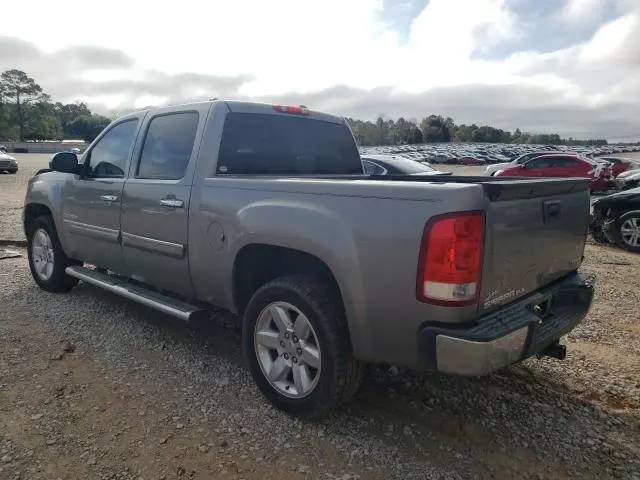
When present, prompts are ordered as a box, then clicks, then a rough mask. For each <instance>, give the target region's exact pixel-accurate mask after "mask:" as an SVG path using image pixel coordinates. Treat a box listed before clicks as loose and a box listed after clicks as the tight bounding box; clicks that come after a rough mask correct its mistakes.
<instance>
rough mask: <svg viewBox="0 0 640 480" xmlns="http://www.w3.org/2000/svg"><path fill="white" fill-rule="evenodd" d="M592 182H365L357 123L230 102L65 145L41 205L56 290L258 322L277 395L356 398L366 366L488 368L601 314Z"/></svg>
mask: <svg viewBox="0 0 640 480" xmlns="http://www.w3.org/2000/svg"><path fill="white" fill-rule="evenodd" d="M588 217H589V188H588V183H587V180H584V179H552V180H544V179H509V178H503V177H499V178H493V177H442V178H438V177H420V176H412V175H406V176H402V175H389V176H382V177H381V176H368V175H365V174H364V172H363V168H362V163H361V159H360V156H359V154H358V150H357V147H356V144H355V142H354V139H353V136H352V134H351V131H350V130H349V127H348V126H347V124H346V122H345V121H344V119H342V118H338V117H334V116H331V115H326V114H322V113H318V112H315V111H310V110H308V109H307V108H305V107H297V106H281V105H265V104H255V103H243V102H225V101H212V102H205V103H194V104H188V105H182V106H172V107H166V108H158V109H152V110H144V111H140V112H137V113H132V114H130V115H127V116H125V117H123V118H120V119H118V120H116V121H115V122H113V123H112V124H111V125H109V126H108V127H107V128H106V129H105V130H104V131H103V132H102V133H101V134H100V136H99V137H98V138H96V140H95V141H94V142H93V143H92V144H91V145H90V146H89V148H88V149H87V150H86V152H85V153H84V154H83V156H82V157H81V158H80V160H79V159H78V158H77V156H76V155H75V154H74V153H71V152H62V153H58V154H55V155H54V156H53V157H52V159H51V161H50V169H47V170H44V171H41V172H38V174H36V176H35V177H34V178H33V179H31V180H30V182H29V186H28V192H27V195H26V203H25V208H24V228H25V233H26V236H27V239H28V258H29V264H30V268H31V272H32V274H33V277H34V279H35V281H36V283H37V284H38V285H39V286H40V287H41V288H43V289H45V290H49V291H53V292H64V291H68V290H70V289H71V288H72V287H73V286H74V285H76V283H77V282H78V280H81V281H83V282H85V283H87V284H91V285H96V286H98V287H101V288H104V289H106V290H108V291H110V292H113V293H115V294H118V295H121V296H123V297H126V298H129V299H132V300H134V301H137V302H140V303H142V304H144V305H147V306H149V307H151V308H155V309H157V310H159V311H162V312H164V313H167V314H170V315H174V316H176V317H178V318H180V319H182V320H185V321H187V320H189V319H192V318H194V316H196V315H200V314H202V313H204V312H206V311H207V309H208V308H210V307H212V306H215V307H218V308H224V309H228V310H230V311H232V312H234V313H236V314H237V315H238V316H239V317H241V318H242V324H243V340H242V344H243V350H244V355H245V358H246V361H247V364H248V367H249V369H250V371H251V373H252V375H253V377H254V379H255V381H256V383H257V385H258V387H259V388H260V390H261V391H262V393H263V394H264V395H265V396H266V397H267V398H268V399H269V400H270V401H272V402H273V403H274V404H275V405H276V406H278V407H279V408H282V409H284V410H287V411H289V412H294V413H299V414H318V413H319V412H321V411H323V410H325V409H327V408H331V407H334V406H336V405H338V404H340V403H341V402H344V401H346V400H347V399H349V398H350V397H351V396H352V395H353V394H354V392H355V391H356V389H357V388H358V385H359V382H360V380H361V378H362V373H363V365H364V364H365V363H366V362H388V363H393V364H397V365H407V366H411V367H415V368H423V369H428V370H433V371H439V372H444V373H449V374H459V375H482V374H486V373H488V372H492V371H494V370H496V369H499V368H501V367H504V366H506V365H509V364H512V363H514V362H518V361H520V360H523V359H525V358H527V357H530V356H532V355H549V356H554V357H558V358H561V357H562V356H563V355H564V347H563V346H562V345H560V344H559V338H560V337H561V336H562V335H564V334H566V333H567V332H569V331H570V330H571V329H572V328H574V327H575V326H576V325H577V324H578V323H579V322H580V321H581V320H582V319H583V318H584V316H585V315H586V314H587V311H588V309H589V307H590V304H591V300H592V296H593V286H592V279H591V278H590V277H587V276H585V275H584V274H583V273H581V272H580V271H579V267H580V265H581V263H582V259H583V251H584V243H585V236H586V233H587V227H588Z"/></svg>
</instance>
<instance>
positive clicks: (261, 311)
mask: <svg viewBox="0 0 640 480" xmlns="http://www.w3.org/2000/svg"><path fill="white" fill-rule="evenodd" d="M242 337H243V342H242V343H243V349H244V355H245V359H246V361H247V364H248V366H249V369H250V371H251V374H252V376H253V378H254V380H255V382H256V383H257V385H258V387H259V388H260V390H261V392H262V393H263V394H264V395H265V396H266V397H267V398H268V399H269V400H270V401H271V402H272V403H273V404H274V405H275V406H276V407H278V408H280V409H282V410H285V411H287V412H290V413H295V414H300V415H307V416H317V415H320V414H322V413H323V412H325V411H327V410H329V409H331V408H334V407H336V406H338V405H340V404H341V403H344V402H346V401H347V400H349V399H350V398H351V397H352V396H353V394H354V393H355V392H356V391H357V389H358V387H359V385H360V383H361V380H362V374H363V368H364V367H363V364H362V363H361V362H359V361H357V360H356V359H354V358H353V355H352V353H351V345H350V341H349V332H348V329H347V326H346V321H345V318H344V313H343V308H342V302H341V300H340V297H339V295H337V294H336V293H335V292H333V291H332V289H330V288H327V287H326V286H325V285H324V284H323V283H322V282H320V281H317V280H315V279H313V278H310V277H307V276H298V275H294V276H289V277H282V278H278V279H276V280H273V281H271V282H269V283H267V284H265V285H264V286H262V287H261V288H260V289H258V291H257V292H256V293H255V294H254V295H253V297H252V298H251V300H250V301H249V304H248V305H247V308H246V310H245V313H244V318H243V333H242Z"/></svg>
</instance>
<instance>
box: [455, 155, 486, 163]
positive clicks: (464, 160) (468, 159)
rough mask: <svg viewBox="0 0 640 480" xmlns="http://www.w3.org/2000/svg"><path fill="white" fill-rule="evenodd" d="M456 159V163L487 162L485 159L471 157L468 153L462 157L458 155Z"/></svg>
mask: <svg viewBox="0 0 640 480" xmlns="http://www.w3.org/2000/svg"><path fill="white" fill-rule="evenodd" d="M456 160H457V161H456V163H457V164H458V165H484V164H485V163H487V161H486V160H484V159H482V158H478V157H471V156H468V155H467V156H464V157H458V158H457V159H456Z"/></svg>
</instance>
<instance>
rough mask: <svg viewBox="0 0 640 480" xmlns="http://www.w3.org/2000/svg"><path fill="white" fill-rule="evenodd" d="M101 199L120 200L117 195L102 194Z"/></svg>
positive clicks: (108, 200)
mask: <svg viewBox="0 0 640 480" xmlns="http://www.w3.org/2000/svg"><path fill="white" fill-rule="evenodd" d="M100 200H104V201H105V202H116V201H117V200H118V196H117V195H100Z"/></svg>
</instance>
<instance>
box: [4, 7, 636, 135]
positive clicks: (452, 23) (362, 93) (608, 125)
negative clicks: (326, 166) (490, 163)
mask: <svg viewBox="0 0 640 480" xmlns="http://www.w3.org/2000/svg"><path fill="white" fill-rule="evenodd" d="M34 1H35V3H36V4H37V5H34V8H37V9H38V12H39V15H38V17H37V18H34V19H33V25H31V26H30V28H29V29H28V30H25V29H24V28H23V27H22V26H19V25H17V24H14V23H11V22H9V23H8V24H7V25H5V26H3V32H4V34H5V35H13V36H12V37H11V36H5V37H1V36H0V69H2V70H4V69H7V68H20V69H23V70H25V71H27V72H28V73H29V74H30V75H31V76H33V77H34V78H35V79H36V80H37V81H38V82H39V83H40V84H41V85H42V87H43V88H44V89H45V91H47V92H48V93H50V94H51V95H52V96H53V97H54V98H55V99H57V100H61V101H74V100H82V101H86V102H88V103H89V104H90V105H91V106H92V107H93V108H94V109H96V110H97V111H102V112H107V111H121V110H126V109H130V108H134V107H142V106H146V105H150V104H165V103H178V102H184V101H189V100H199V99H206V98H211V97H221V98H241V99H257V100H265V101H278V102H284V101H292V102H294V103H303V104H305V105H309V106H310V107H312V108H317V109H321V110H326V111H330V112H335V113H339V114H344V115H349V116H353V117H359V118H368V119H372V118H374V117H375V116H376V115H377V114H379V113H385V114H387V115H391V116H394V117H397V116H400V115H403V116H405V117H406V118H411V117H415V118H421V117H422V116H424V115H426V114H430V113H442V114H445V115H449V116H452V117H454V118H455V119H456V120H457V121H459V122H476V123H491V124H495V125H497V126H499V127H502V128H511V129H513V128H515V127H520V128H521V129H523V130H529V131H539V132H543V131H546V132H549V131H558V132H560V133H562V134H565V135H572V136H577V137H587V136H603V135H606V136H609V137H610V138H614V137H616V136H628V135H636V136H640V123H639V122H640V120H636V118H637V117H638V116H637V114H636V113H635V112H636V111H638V109H639V108H640V60H639V59H640V4H639V3H638V1H637V0H600V1H597V2H596V1H595V0H563V1H556V0H473V1H470V0H429V1H428V2H427V1H426V0H402V1H401V2H391V1H388V0H350V1H349V2H344V1H343V0H325V1H323V2H300V1H299V0H278V1H274V2H263V1H259V0H234V2H231V1H224V2H223V1H220V2H208V3H202V2H199V0H181V8H180V9H170V8H165V7H163V6H158V7H157V8H156V7H154V9H153V11H152V12H150V11H149V9H148V8H147V7H146V6H145V5H144V4H143V2H131V1H130V0H112V1H111V3H110V8H108V9H105V10H104V11H102V12H101V22H102V23H103V24H104V25H111V26H117V27H116V28H117V34H116V35H105V32H104V29H99V28H94V29H91V28H83V29H82V37H81V39H82V41H81V44H79V41H78V37H77V32H78V29H77V28H68V29H66V28H64V29H60V31H59V32H57V34H56V35H54V36H52V35H50V32H49V28H48V27H47V25H50V24H66V25H76V24H78V25H83V24H84V13H83V12H84V7H83V6H82V2H80V0H61V2H58V3H56V4H55V5H53V4H51V3H50V2H45V1H44V0H42V2H41V3H39V1H38V0H34ZM59 3H63V5H62V6H61V5H59ZM17 5H18V4H11V3H10V4H8V5H7V6H4V7H3V13H5V15H6V16H7V18H11V17H12V16H15V15H17V14H18V13H19V8H18V6H17ZM123 11H126V12H127V15H122V12H123ZM39 22H40V23H39ZM142 27H144V28H142ZM141 38H142V39H143V40H141Z"/></svg>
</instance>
